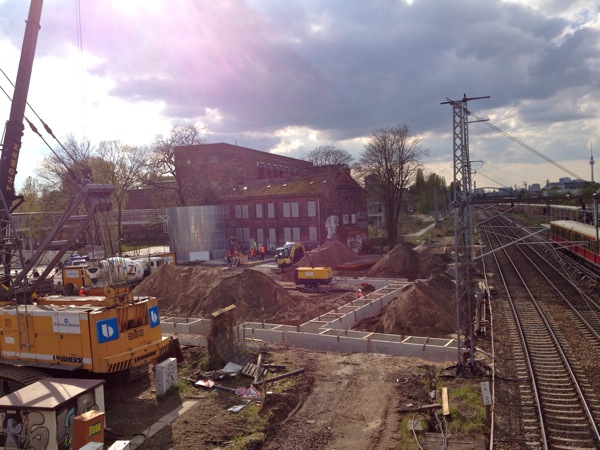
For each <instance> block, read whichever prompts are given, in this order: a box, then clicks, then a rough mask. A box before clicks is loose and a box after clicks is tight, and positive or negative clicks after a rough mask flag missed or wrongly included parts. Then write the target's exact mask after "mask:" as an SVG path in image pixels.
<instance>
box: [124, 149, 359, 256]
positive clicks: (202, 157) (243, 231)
mask: <svg viewBox="0 0 600 450" xmlns="http://www.w3.org/2000/svg"><path fill="white" fill-rule="evenodd" d="M232 162H233V163H234V164H235V165H236V166H237V167H241V168H243V170H236V171H234V172H232V173H234V174H235V175H234V176H235V178H236V179H235V183H232V184H231V186H234V187H233V188H230V189H228V191H227V192H222V193H221V196H220V200H219V201H218V202H216V204H218V205H223V206H227V208H228V211H229V214H228V215H229V230H228V232H229V235H230V237H231V239H235V240H237V241H239V242H252V241H256V242H257V243H258V245H259V246H260V245H265V247H266V248H267V250H268V251H270V250H272V249H274V248H276V247H277V246H279V245H281V244H283V243H285V242H289V241H309V240H310V241H317V242H318V243H321V244H322V243H324V242H325V241H327V240H339V241H341V242H343V243H345V244H346V245H348V246H349V247H351V248H354V249H356V250H357V251H358V250H360V248H361V246H362V243H363V242H365V240H366V239H367V193H366V191H365V190H364V189H363V188H362V187H361V186H360V185H359V184H358V183H357V182H356V181H355V180H354V179H353V178H352V176H351V175H350V169H349V168H348V167H347V166H345V165H339V166H324V167H317V166H314V165H313V164H312V163H311V162H309V161H303V160H299V159H295V158H289V157H286V156H281V155H276V154H272V153H267V152H262V151H258V150H253V149H249V148H245V147H239V146H235V145H231V144H224V143H220V144H203V145H193V146H186V147H177V148H176V149H175V167H176V173H177V177H178V178H179V177H181V178H180V180H179V181H180V183H181V182H182V183H183V184H184V185H186V186H191V187H193V186H194V184H195V183H196V184H199V183H200V182H199V181H198V180H206V179H211V177H214V176H215V173H217V172H218V171H219V170H221V169H222V167H223V165H225V164H230V163H232ZM156 198H158V197H156V196H153V194H152V190H140V191H139V192H135V193H133V192H132V195H131V196H130V201H129V202H128V205H127V209H140V208H149V207H153V206H152V205H155V204H156ZM169 203H170V204H165V205H164V206H163V208H164V207H167V206H173V205H172V203H171V202H169ZM188 206H193V204H190V203H188ZM132 230H133V229H132ZM191 232H192V233H193V232H197V230H195V231H194V230H191ZM136 233H137V232H136V231H134V232H132V233H127V232H125V233H124V234H125V235H127V236H131V237H132V238H133V237H134V236H135V235H136Z"/></svg>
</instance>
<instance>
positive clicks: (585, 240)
mask: <svg viewBox="0 0 600 450" xmlns="http://www.w3.org/2000/svg"><path fill="white" fill-rule="evenodd" d="M550 235H551V238H552V240H553V241H555V242H557V243H558V244H559V245H561V246H562V247H564V248H565V249H567V250H569V251H570V252H572V253H575V254H577V255H579V256H580V257H581V258H584V259H585V260H587V261H589V262H590V263H592V264H594V265H595V266H600V251H599V247H598V229H597V228H596V227H595V226H594V225H590V224H586V223H581V222H576V221H574V220H555V221H552V222H550Z"/></svg>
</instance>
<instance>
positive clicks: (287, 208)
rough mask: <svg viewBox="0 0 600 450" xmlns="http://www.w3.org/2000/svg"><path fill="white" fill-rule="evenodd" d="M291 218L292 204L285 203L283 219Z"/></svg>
mask: <svg viewBox="0 0 600 450" xmlns="http://www.w3.org/2000/svg"><path fill="white" fill-rule="evenodd" d="M290 216H291V210H290V204H289V203H288V202H284V203H283V217H290Z"/></svg>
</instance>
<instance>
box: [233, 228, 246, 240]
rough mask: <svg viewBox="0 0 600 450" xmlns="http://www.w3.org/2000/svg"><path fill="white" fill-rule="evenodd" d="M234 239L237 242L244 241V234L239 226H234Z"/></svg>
mask: <svg viewBox="0 0 600 450" xmlns="http://www.w3.org/2000/svg"><path fill="white" fill-rule="evenodd" d="M235 240H236V241H238V242H243V241H244V234H243V231H242V229H241V228H236V229H235Z"/></svg>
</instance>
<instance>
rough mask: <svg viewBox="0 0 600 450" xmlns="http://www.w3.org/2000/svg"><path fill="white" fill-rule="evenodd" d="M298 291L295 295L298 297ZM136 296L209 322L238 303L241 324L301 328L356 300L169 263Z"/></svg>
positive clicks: (254, 273) (247, 273)
mask: <svg viewBox="0 0 600 450" xmlns="http://www.w3.org/2000/svg"><path fill="white" fill-rule="evenodd" d="M292 292H293V293H292ZM133 293H134V294H135V295H138V296H144V295H151V296H153V297H157V298H158V306H159V308H160V312H161V314H162V315H169V316H176V317H177V316H179V317H201V318H209V317H210V314H211V313H212V312H214V311H216V310H218V309H221V308H224V307H226V306H229V305H236V309H235V320H236V322H238V323H240V322H263V321H264V322H271V323H281V324H287V325H299V324H301V323H304V322H306V321H308V320H310V319H312V318H313V317H315V316H317V315H319V314H324V313H326V312H328V311H330V310H332V309H334V308H336V307H337V306H341V305H343V304H345V303H347V302H349V301H351V300H352V299H353V298H354V293H348V294H344V295H340V296H331V298H329V296H327V295H326V294H323V295H316V296H313V295H309V296H308V297H304V296H302V295H300V294H298V293H296V292H295V291H288V290H287V289H285V288H284V287H282V286H281V285H280V284H278V283H277V282H276V281H274V280H272V279H271V278H270V277H269V276H268V275H266V274H265V273H263V272H261V271H258V270H252V269H246V270H244V271H242V272H239V271H237V270H235V271H234V270H231V269H229V268H227V267H223V268H206V267H201V266H200V267H182V266H178V267H174V266H171V265H164V266H161V268H160V269H159V270H158V271H156V272H155V273H154V274H152V275H151V276H150V277H148V278H147V279H146V280H144V281H143V282H142V283H140V284H139V285H138V286H137V287H136V288H135V289H134V290H133Z"/></svg>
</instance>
